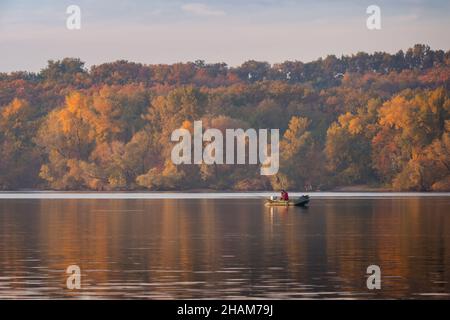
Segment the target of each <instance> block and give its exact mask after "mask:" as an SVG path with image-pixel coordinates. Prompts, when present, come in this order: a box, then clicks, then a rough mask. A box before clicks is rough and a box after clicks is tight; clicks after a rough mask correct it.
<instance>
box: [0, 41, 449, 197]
mask: <svg viewBox="0 0 450 320" xmlns="http://www.w3.org/2000/svg"><path fill="white" fill-rule="evenodd" d="M449 90H450V51H447V52H444V51H441V50H437V51H435V50H431V49H430V48H429V47H428V46H425V45H416V46H414V47H413V48H411V49H408V50H407V51H406V52H402V51H399V52H398V53H397V54H394V55H391V54H387V53H374V54H366V53H358V54H356V55H352V56H343V57H341V58H336V57H334V56H328V57H327V58H325V59H319V60H316V61H313V62H310V63H301V62H298V61H294V62H289V61H287V62H284V63H281V64H275V65H270V64H268V63H265V62H257V61H248V62H246V63H244V64H242V65H241V66H239V67H236V68H230V67H228V66H227V65H225V64H205V63H204V62H203V61H196V62H193V63H179V64H174V65H142V64H138V63H131V62H127V61H117V62H114V63H106V64H102V65H99V66H93V67H92V68H90V69H89V70H87V69H85V68H84V63H83V62H81V61H80V60H79V59H72V58H66V59H63V60H62V61H49V64H48V66H47V67H46V68H45V69H43V70H41V72H39V73H27V72H13V73H9V74H4V73H3V74H0V189H3V190H18V189H57V190H136V189H149V190H185V189H200V188H209V189H217V190H272V189H279V188H281V187H283V188H288V189H292V190H305V189H308V190H311V189H312V190H329V189H332V188H335V187H340V186H352V185H370V186H374V187H384V188H390V189H395V190H417V191H419V190H421V191H425V190H436V191H443V190H450V117H449V115H450V93H449ZM195 120H202V121H203V126H204V128H208V127H211V128H218V129H221V130H225V129H226V128H243V129H246V128H255V129H258V128H279V129H280V130H281V134H282V137H281V145H280V171H279V173H278V174H277V175H276V176H272V177H267V176H261V175H260V174H259V167H258V166H257V165H213V166H210V165H181V166H175V165H173V164H172V162H171V161H170V152H171V149H172V147H173V145H174V144H173V143H171V142H170V134H171V133H172V131H173V130H174V129H176V128H180V127H184V128H186V129H189V130H192V125H193V122H194V121H195Z"/></svg>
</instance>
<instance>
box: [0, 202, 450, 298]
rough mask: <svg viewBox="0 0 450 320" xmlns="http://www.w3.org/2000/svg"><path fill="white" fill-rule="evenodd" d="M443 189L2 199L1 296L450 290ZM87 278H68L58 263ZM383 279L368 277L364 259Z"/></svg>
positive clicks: (361, 294)
mask: <svg viewBox="0 0 450 320" xmlns="http://www.w3.org/2000/svg"><path fill="white" fill-rule="evenodd" d="M449 207H450V198H448V197H447V198H446V197H442V198H433V199H430V198H408V199H320V200H313V201H312V203H311V206H310V208H307V209H304V208H292V207H291V208H266V207H264V205H263V202H262V201H260V200H251V199H246V200H230V199H216V200H213V199H207V200H200V199H191V200H181V199H176V200H174V199H164V200H144V199H137V200H119V199H117V200H1V201H0V298H16V297H21V298H95V297H100V298H108V297H110V298H245V297H264V298H330V297H334V298H336V297H338V298H418V297H421V298H450V296H448V294H449V293H450V284H449V281H450V274H449V273H450V216H449V214H448V208H449ZM72 264H76V265H79V266H80V267H81V269H82V289H81V290H79V291H69V290H67V289H65V282H66V276H67V275H66V274H65V269H66V268H67V267H68V266H69V265H72ZM371 264H377V265H379V266H380V267H381V270H382V275H383V278H382V290H380V291H375V292H374V291H369V290H367V288H366V277H365V274H366V268H367V266H369V265H371Z"/></svg>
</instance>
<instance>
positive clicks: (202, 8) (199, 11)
mask: <svg viewBox="0 0 450 320" xmlns="http://www.w3.org/2000/svg"><path fill="white" fill-rule="evenodd" d="M181 9H182V10H183V11H185V12H188V13H192V14H195V15H198V16H224V15H225V12H224V11H221V10H215V9H213V8H210V7H208V6H207V5H205V4H203V3H187V4H185V5H183V6H181Z"/></svg>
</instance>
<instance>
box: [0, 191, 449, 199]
mask: <svg viewBox="0 0 450 320" xmlns="http://www.w3.org/2000/svg"><path fill="white" fill-rule="evenodd" d="M278 194H279V193H278V192H60V191H28V192H0V200H20V199H22V200H31V199H43V200H45V199H48V200H52V199H53V200H58V199H60V200H64V199H73V200H164V199H173V200H182V199H198V200H202V199H205V200H206V199H211V200H212V199H248V200H250V199H266V198H268V197H270V196H276V195H278ZM303 194H308V195H309V196H310V197H311V198H312V199H314V198H316V199H319V198H331V199H333V198H334V199H345V198H349V199H358V198H359V199H371V198H374V199H375V198H389V199H395V198H412V197H416V198H417V197H450V192H342V191H340V192H307V193H298V192H291V193H290V195H291V197H298V196H301V195H303Z"/></svg>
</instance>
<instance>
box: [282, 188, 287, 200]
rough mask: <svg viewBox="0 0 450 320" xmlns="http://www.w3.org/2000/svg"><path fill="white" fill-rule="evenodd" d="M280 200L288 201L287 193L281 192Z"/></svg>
mask: <svg viewBox="0 0 450 320" xmlns="http://www.w3.org/2000/svg"><path fill="white" fill-rule="evenodd" d="M281 200H283V201H289V195H288V193H287V192H286V190H284V189H283V190H281Z"/></svg>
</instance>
